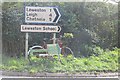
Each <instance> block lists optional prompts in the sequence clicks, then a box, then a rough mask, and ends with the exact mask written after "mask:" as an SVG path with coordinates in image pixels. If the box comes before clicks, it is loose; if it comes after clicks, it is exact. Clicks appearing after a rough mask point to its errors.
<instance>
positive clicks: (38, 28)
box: [21, 25, 61, 32]
mask: <svg viewBox="0 0 120 80" xmlns="http://www.w3.org/2000/svg"><path fill="white" fill-rule="evenodd" d="M60 31H61V27H60V26H52V25H21V32H60Z"/></svg>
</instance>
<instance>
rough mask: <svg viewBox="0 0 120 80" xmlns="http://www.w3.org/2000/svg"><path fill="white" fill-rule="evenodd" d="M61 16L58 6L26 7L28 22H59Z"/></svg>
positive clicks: (26, 20)
mask: <svg viewBox="0 0 120 80" xmlns="http://www.w3.org/2000/svg"><path fill="white" fill-rule="evenodd" d="M60 17H61V14H60V12H59V11H58V9H57V8H56V7H31V6H26V7H25V22H26V23H57V22H58V20H59V18H60Z"/></svg>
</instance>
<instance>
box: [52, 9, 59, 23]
mask: <svg viewBox="0 0 120 80" xmlns="http://www.w3.org/2000/svg"><path fill="white" fill-rule="evenodd" d="M54 11H55V14H56V17H55V19H54V20H53V22H56V21H57V19H58V17H59V16H60V15H59V13H58V11H57V9H56V8H54Z"/></svg>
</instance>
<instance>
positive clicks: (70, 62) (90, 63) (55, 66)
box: [0, 49, 120, 73]
mask: <svg viewBox="0 0 120 80" xmlns="http://www.w3.org/2000/svg"><path fill="white" fill-rule="evenodd" d="M119 50H120V49H114V50H113V51H110V50H106V51H103V52H102V53H100V54H99V53H98V54H99V55H97V56H96V55H92V56H90V57H88V58H85V57H84V58H73V56H72V55H69V56H67V57H63V55H61V56H60V58H61V62H59V60H58V57H57V56H54V57H53V58H36V57H34V58H33V61H34V64H32V65H29V63H28V61H27V60H24V58H20V59H15V58H6V57H5V56H3V61H4V62H3V65H1V66H0V69H2V70H12V71H13V70H14V71H22V72H24V71H27V72H30V73H37V72H54V73H61V72H65V73H77V72H95V71H96V72H109V71H112V72H115V71H118V58H119V57H118V51H119ZM101 51H102V50H101ZM4 59H5V60H4Z"/></svg>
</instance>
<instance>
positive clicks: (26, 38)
mask: <svg viewBox="0 0 120 80" xmlns="http://www.w3.org/2000/svg"><path fill="white" fill-rule="evenodd" d="M27 52H28V33H26V37H25V58H26V59H27V58H28V54H27Z"/></svg>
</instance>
